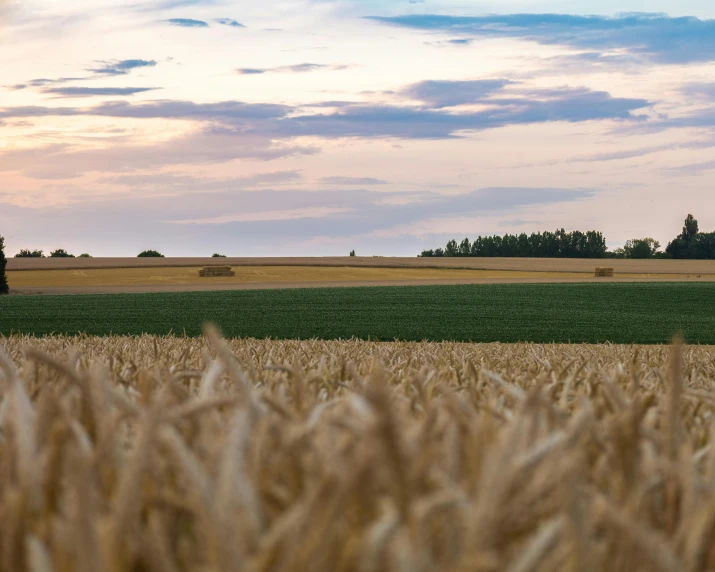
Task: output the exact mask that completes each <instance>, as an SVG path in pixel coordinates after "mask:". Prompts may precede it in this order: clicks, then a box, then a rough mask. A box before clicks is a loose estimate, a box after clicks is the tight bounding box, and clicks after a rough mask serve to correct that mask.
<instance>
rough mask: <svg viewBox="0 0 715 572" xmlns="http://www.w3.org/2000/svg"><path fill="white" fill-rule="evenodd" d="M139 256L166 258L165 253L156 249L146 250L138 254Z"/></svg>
mask: <svg viewBox="0 0 715 572" xmlns="http://www.w3.org/2000/svg"><path fill="white" fill-rule="evenodd" d="M137 258H164V255H163V254H162V253H161V252H157V251H156V250H145V251H143V252H140V253H139V254H137Z"/></svg>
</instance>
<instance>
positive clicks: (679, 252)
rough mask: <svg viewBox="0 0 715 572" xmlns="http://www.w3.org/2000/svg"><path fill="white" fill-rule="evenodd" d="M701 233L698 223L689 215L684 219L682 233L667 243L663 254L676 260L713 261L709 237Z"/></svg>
mask: <svg viewBox="0 0 715 572" xmlns="http://www.w3.org/2000/svg"><path fill="white" fill-rule="evenodd" d="M712 234H713V233H707V232H706V233H701V232H700V229H699V228H698V221H697V220H695V217H694V216H693V215H691V214H689V215H688V216H687V218H686V219H685V223H684V224H683V232H681V233H680V234H679V235H678V236H676V237H675V238H674V239H673V240H671V241H670V242H669V243H668V246H667V247H666V248H665V253H666V254H668V255H670V256H671V257H673V258H677V259H681V260H682V259H691V260H692V259H701V260H702V259H713V258H715V252H714V251H713V244H712V238H711V235H712Z"/></svg>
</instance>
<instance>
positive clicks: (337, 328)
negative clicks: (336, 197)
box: [0, 282, 715, 343]
mask: <svg viewBox="0 0 715 572" xmlns="http://www.w3.org/2000/svg"><path fill="white" fill-rule="evenodd" d="M714 309H715V284H713V283H712V282H711V283H693V284H687V283H682V282H678V283H663V284H661V283H632V284H622V283H599V284H489V285H462V286H403V287H374V288H368V287H360V288H349V287H344V288H302V289H285V288H281V289H274V290H242V291H239V290H234V291H224V292H220V291H208V292H171V293H157V294H102V295H74V296H52V295H47V296H4V297H2V298H0V334H8V333H10V332H22V333H28V334H29V333H32V334H36V335H44V334H50V333H68V334H75V333H78V332H85V333H89V334H94V335H107V334H110V333H114V334H142V333H149V334H158V335H165V334H167V333H169V332H170V331H172V330H173V331H174V332H179V333H181V332H186V333H187V334H188V335H190V336H196V335H200V333H201V326H202V324H203V323H204V322H205V321H211V322H214V323H217V324H219V325H220V326H221V327H222V328H223V330H224V331H225V332H226V335H228V336H230V337H250V338H266V337H271V338H282V339H286V338H289V339H293V338H299V339H310V338H322V339H340V338H342V339H348V338H352V337H357V338H361V339H368V338H371V339H380V340H395V339H399V340H414V341H420V340H434V341H440V340H455V341H476V342H496V341H500V342H523V341H526V342H544V343H547V342H589V343H599V342H607V341H608V342H613V343H665V342H667V341H668V340H669V339H670V337H671V336H672V335H673V334H674V333H676V332H682V333H683V335H684V336H685V337H686V340H687V341H689V342H691V343H715V310H714Z"/></svg>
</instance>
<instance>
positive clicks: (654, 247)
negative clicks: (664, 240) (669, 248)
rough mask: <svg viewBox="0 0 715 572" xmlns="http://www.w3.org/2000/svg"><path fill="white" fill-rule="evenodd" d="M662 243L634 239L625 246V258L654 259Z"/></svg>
mask: <svg viewBox="0 0 715 572" xmlns="http://www.w3.org/2000/svg"><path fill="white" fill-rule="evenodd" d="M659 248H660V242H658V241H657V240H655V239H653V238H650V237H649V238H634V239H632V240H628V241H626V244H625V245H624V246H623V253H624V258H653V257H654V256H655V254H656V252H658V249H659Z"/></svg>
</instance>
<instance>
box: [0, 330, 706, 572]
mask: <svg viewBox="0 0 715 572" xmlns="http://www.w3.org/2000/svg"><path fill="white" fill-rule="evenodd" d="M209 333H210V332H209ZM0 348H2V349H3V350H4V353H1V354H0V355H2V356H4V355H5V354H7V355H8V356H9V357H7V358H6V357H0V378H2V384H0V396H1V398H2V406H1V407H0V410H1V411H2V416H1V418H0V424H1V426H2V431H3V432H2V435H3V438H2V440H0V465H1V466H2V467H3V470H2V471H0V507H2V510H3V518H2V519H0V539H1V540H2V551H1V552H0V566H2V569H3V570H33V571H34V570H37V571H40V570H56V571H65V570H82V571H95V570H112V571H114V572H124V571H134V570H146V571H166V570H174V571H189V570H206V571H207V570H226V571H228V570H237V569H240V570H246V571H248V572H259V571H261V572H263V571H286V572H287V571H295V572H299V571H300V572H302V571H307V570H310V571H311V572H358V571H364V572H372V571H384V572H392V571H398V570H399V571H404V570H410V571H421V572H432V571H435V572H436V571H439V572H467V571H469V572H471V571H478V572H487V571H489V572H497V571H502V570H507V571H523V572H527V571H544V572H546V571H552V570H567V571H574V572H577V571H578V572H580V571H583V570H589V571H593V572H600V571H609V572H626V571H627V572H640V571H653V570H656V571H668V572H671V571H672V572H675V571H683V570H685V571H693V572H696V571H701V570H702V571H705V570H712V569H714V568H715V548H714V547H713V544H712V542H711V539H712V526H713V522H715V447H713V437H714V435H715V427H714V426H713V414H714V413H715V401H714V400H713V398H712V388H713V384H714V383H715V348H714V347H686V348H684V349H683V350H682V352H681V350H680V349H679V348H674V349H670V348H667V347H663V346H649V347H634V346H615V345H607V346H539V345H503V344H493V345H467V344H451V343H440V344H424V343H389V344H377V343H367V342H359V341H346V342H320V341H309V342H297V341H288V342H278V341H257V340H232V341H229V342H227V343H225V344H224V343H222V342H221V341H220V340H219V339H218V338H217V336H215V335H214V334H211V333H210V335H209V338H208V340H207V339H205V338H194V339H191V338H173V337H170V338H152V337H140V338H121V337H107V338H92V337H88V336H80V337H76V338H62V337H50V338H43V339H39V340H38V339H28V338H19V337H13V338H5V339H2V338H0Z"/></svg>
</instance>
